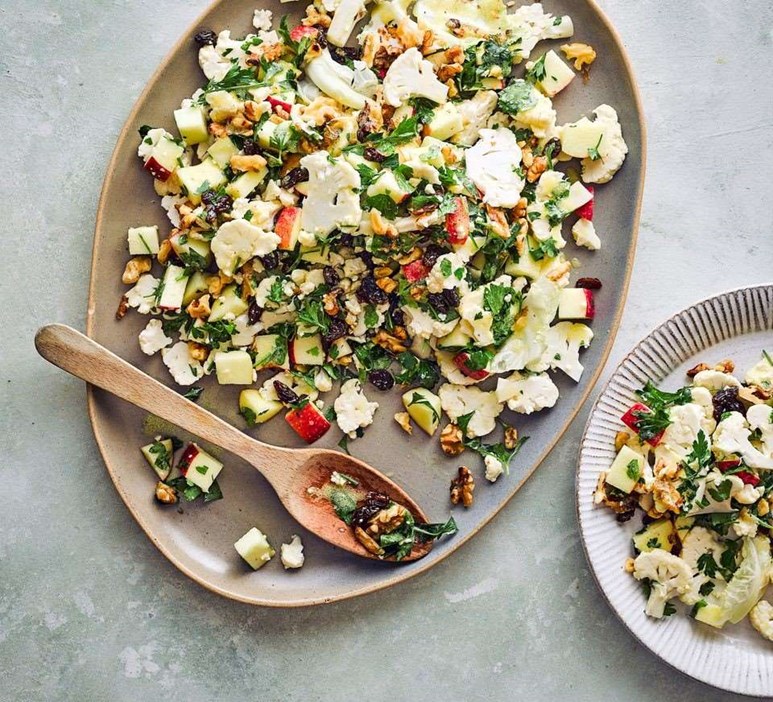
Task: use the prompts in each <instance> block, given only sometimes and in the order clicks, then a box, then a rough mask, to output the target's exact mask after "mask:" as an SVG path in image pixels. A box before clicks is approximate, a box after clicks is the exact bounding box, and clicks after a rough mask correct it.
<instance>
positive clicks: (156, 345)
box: [139, 319, 173, 356]
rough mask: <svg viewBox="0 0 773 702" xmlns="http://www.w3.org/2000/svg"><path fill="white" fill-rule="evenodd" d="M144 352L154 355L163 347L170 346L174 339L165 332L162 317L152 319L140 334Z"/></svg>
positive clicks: (141, 346)
mask: <svg viewBox="0 0 773 702" xmlns="http://www.w3.org/2000/svg"><path fill="white" fill-rule="evenodd" d="M139 341H140V348H141V349H142V353H145V354H147V355H148V356H152V355H153V354H154V353H157V352H158V351H160V350H161V349H163V348H166V347H167V346H169V344H171V343H172V341H173V339H170V338H169V337H168V336H167V335H166V334H164V327H163V324H162V323H161V320H160V319H151V320H150V321H149V322H148V324H147V326H146V327H145V328H144V329H143V330H142V331H141V332H140V335H139Z"/></svg>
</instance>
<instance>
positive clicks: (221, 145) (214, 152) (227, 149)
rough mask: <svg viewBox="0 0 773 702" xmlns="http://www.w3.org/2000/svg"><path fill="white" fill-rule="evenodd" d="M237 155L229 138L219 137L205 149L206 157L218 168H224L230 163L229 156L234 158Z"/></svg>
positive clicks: (236, 150) (237, 150) (234, 146)
mask: <svg viewBox="0 0 773 702" xmlns="http://www.w3.org/2000/svg"><path fill="white" fill-rule="evenodd" d="M238 153H239V149H237V148H236V144H234V143H233V141H231V137H227V136H224V137H220V138H219V139H217V140H216V141H214V142H212V144H211V145H210V147H209V148H208V149H207V156H209V157H210V158H211V159H212V160H213V161H214V162H215V163H216V164H217V165H218V166H220V168H225V167H226V166H227V165H228V164H230V163H231V156H235V155H236V154H238Z"/></svg>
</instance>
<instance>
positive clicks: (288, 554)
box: [279, 534, 306, 570]
mask: <svg viewBox="0 0 773 702" xmlns="http://www.w3.org/2000/svg"><path fill="white" fill-rule="evenodd" d="M279 560H281V561H282V565H283V566H284V567H285V570H290V569H291V568H300V567H301V566H302V565H303V563H304V561H305V560H306V557H305V556H304V555H303V543H302V542H301V537H300V536H298V534H293V536H292V538H291V539H290V543H288V544H282V546H281V548H280V549H279Z"/></svg>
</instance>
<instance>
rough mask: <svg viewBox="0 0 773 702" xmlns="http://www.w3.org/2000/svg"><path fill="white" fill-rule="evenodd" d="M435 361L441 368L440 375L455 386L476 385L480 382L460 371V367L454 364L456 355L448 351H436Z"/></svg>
mask: <svg viewBox="0 0 773 702" xmlns="http://www.w3.org/2000/svg"><path fill="white" fill-rule="evenodd" d="M435 360H436V361H437V362H438V365H439V366H440V373H441V374H442V376H443V377H444V378H445V379H446V380H448V382H449V383H453V384H454V385H476V384H477V383H479V382H480V380H475V378H470V377H469V376H467V375H465V374H464V373H462V371H460V370H459V366H457V365H456V364H455V363H454V354H452V353H449V352H448V351H441V350H440V349H436V350H435Z"/></svg>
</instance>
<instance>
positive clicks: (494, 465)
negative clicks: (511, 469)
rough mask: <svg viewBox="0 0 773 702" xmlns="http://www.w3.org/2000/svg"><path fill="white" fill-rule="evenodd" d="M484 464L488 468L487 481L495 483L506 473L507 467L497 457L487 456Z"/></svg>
mask: <svg viewBox="0 0 773 702" xmlns="http://www.w3.org/2000/svg"><path fill="white" fill-rule="evenodd" d="M483 464H484V465H485V466H486V474H485V475H486V480H488V481H489V482H491V483H495V482H496V481H497V478H499V476H500V475H502V473H504V472H505V465H504V463H502V461H500V460H499V459H498V458H497V457H496V456H485V457H484V458H483Z"/></svg>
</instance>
